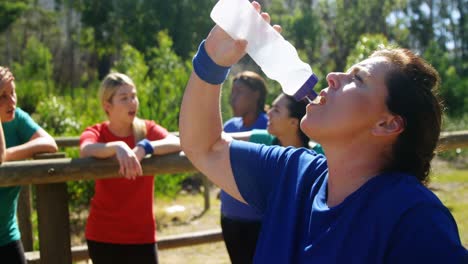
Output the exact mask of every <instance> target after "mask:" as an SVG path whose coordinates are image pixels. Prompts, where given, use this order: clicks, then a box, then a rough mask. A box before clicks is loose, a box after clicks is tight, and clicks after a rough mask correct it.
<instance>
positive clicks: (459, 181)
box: [429, 168, 468, 248]
mask: <svg viewBox="0 0 468 264" xmlns="http://www.w3.org/2000/svg"><path fill="white" fill-rule="evenodd" d="M429 187H430V188H431V189H432V190H433V191H434V192H435V194H436V195H437V196H438V197H439V199H440V200H441V201H442V202H443V203H444V205H445V206H446V207H447V208H449V210H450V212H451V213H452V215H453V217H454V218H455V221H456V222H457V225H458V230H459V232H460V238H461V240H462V243H463V245H464V246H465V248H468V170H467V169H462V170H456V169H450V168H446V169H444V170H443V171H442V170H436V171H435V173H434V175H433V177H432V180H431V183H430V184H429Z"/></svg>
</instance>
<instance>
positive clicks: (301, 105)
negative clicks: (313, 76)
mask: <svg viewBox="0 0 468 264" xmlns="http://www.w3.org/2000/svg"><path fill="white" fill-rule="evenodd" d="M283 96H284V97H286V99H287V100H288V104H287V108H288V111H289V117H293V118H297V119H299V122H298V124H300V121H301V119H302V117H303V116H304V115H305V114H306V107H307V104H308V103H307V102H306V101H305V100H301V101H296V99H294V97H292V96H290V95H287V94H285V93H283ZM297 133H299V137H300V138H301V142H302V145H303V146H304V147H306V148H308V147H309V141H310V139H309V137H308V136H307V135H306V134H305V133H304V132H302V129H301V128H300V127H298V132H297Z"/></svg>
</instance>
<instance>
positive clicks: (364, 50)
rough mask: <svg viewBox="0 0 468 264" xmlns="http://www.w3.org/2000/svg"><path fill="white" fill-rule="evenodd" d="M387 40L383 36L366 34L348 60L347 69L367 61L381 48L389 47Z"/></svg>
mask: <svg viewBox="0 0 468 264" xmlns="http://www.w3.org/2000/svg"><path fill="white" fill-rule="evenodd" d="M388 44H389V43H388V40H387V38H386V37H385V36H384V35H382V34H364V35H362V36H361V37H360V38H359V40H358V42H357V43H356V46H355V47H354V49H353V50H352V51H351V53H350V54H349V56H348V58H347V59H346V69H349V68H350V67H351V66H352V65H354V64H356V63H358V62H360V61H362V60H364V59H366V58H367V57H369V56H370V55H371V54H372V52H373V51H374V50H376V49H378V48H379V47H381V46H383V47H385V46H388Z"/></svg>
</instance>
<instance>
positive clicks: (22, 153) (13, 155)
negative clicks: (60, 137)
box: [5, 137, 57, 161]
mask: <svg viewBox="0 0 468 264" xmlns="http://www.w3.org/2000/svg"><path fill="white" fill-rule="evenodd" d="M53 152H57V144H56V143H55V141H54V139H53V138H51V137H38V138H35V139H32V140H30V141H28V142H26V143H24V144H21V145H18V146H14V147H11V148H8V149H7V150H6V157H5V160H6V161H13V160H23V159H28V158H31V157H32V156H33V155H34V154H37V153H53Z"/></svg>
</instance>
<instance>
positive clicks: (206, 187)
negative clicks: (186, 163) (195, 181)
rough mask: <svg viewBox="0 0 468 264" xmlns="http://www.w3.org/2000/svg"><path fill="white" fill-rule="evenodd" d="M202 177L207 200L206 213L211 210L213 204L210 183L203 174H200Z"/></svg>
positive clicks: (204, 195) (204, 196) (204, 194)
mask: <svg viewBox="0 0 468 264" xmlns="http://www.w3.org/2000/svg"><path fill="white" fill-rule="evenodd" d="M198 175H199V176H200V177H201V180H202V183H203V198H204V200H205V209H204V211H205V212H206V211H208V210H210V207H211V202H210V181H209V180H208V178H206V176H205V175H204V174H203V173H199V174H198Z"/></svg>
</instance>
